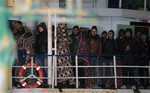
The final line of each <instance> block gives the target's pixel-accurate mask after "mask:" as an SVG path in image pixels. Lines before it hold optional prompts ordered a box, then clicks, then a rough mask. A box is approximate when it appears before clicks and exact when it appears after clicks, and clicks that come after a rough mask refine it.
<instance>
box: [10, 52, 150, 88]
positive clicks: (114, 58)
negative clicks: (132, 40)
mask: <svg viewBox="0 0 150 93" xmlns="http://www.w3.org/2000/svg"><path fill="white" fill-rule="evenodd" d="M30 56H35V57H36V55H33V54H32V55H30ZM38 56H39V55H38ZM42 56H43V55H42ZM44 56H52V57H53V58H55V57H56V55H44ZM57 56H72V55H57ZM79 56H91V55H75V63H76V64H75V66H59V67H57V65H56V60H53V61H55V62H53V63H55V64H53V67H48V66H40V68H49V69H53V70H52V71H53V74H52V77H42V78H43V79H51V80H52V88H54V86H56V85H57V79H63V78H66V79H69V78H73V79H75V80H76V88H78V80H79V79H87V78H91V79H94V78H99V79H103V78H112V79H114V81H115V88H116V89H117V79H124V78H135V79H145V78H147V79H150V77H146V76H144V77H140V76H117V68H124V67H126V68H150V66H126V65H117V64H116V57H118V56H121V57H123V56H125V55H113V63H114V64H113V65H112V66H100V65H99V66H78V57H79ZM92 56H93V55H92ZM96 56H98V55H96ZM99 56H106V55H99ZM108 56H110V55H108ZM125 57H126V56H125ZM132 57H138V56H132ZM140 57H141V56H140ZM147 57H149V56H147ZM20 67H22V66H13V68H20ZM26 67H27V68H32V69H33V68H34V66H33V65H31V66H26ZM62 67H63V68H68V67H69V68H70V67H71V68H76V73H75V74H76V77H57V68H62ZM86 67H88V68H93V67H99V68H104V67H105V68H110V67H112V68H114V76H98V77H79V76H78V68H86ZM12 78H15V79H17V78H19V77H18V76H12ZM22 78H25V79H27V78H35V77H22ZM54 81H55V82H54Z"/></svg>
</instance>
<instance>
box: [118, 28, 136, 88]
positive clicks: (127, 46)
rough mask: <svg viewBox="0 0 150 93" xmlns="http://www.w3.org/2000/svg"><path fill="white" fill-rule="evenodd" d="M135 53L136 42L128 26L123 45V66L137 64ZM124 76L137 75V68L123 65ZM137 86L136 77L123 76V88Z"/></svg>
mask: <svg viewBox="0 0 150 93" xmlns="http://www.w3.org/2000/svg"><path fill="white" fill-rule="evenodd" d="M134 53H135V43H134V40H133V38H132V29H130V28H127V29H126V31H125V41H124V45H123V55H124V57H123V60H122V65H123V66H134V65H135V60H134V57H133V55H134ZM122 70H123V76H125V77H128V76H135V73H134V71H135V69H134V68H133V67H132V68H130V67H129V68H126V67H123V68H122ZM131 87H132V88H135V79H130V78H123V86H122V87H121V88H131Z"/></svg>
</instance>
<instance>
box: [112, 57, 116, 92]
mask: <svg viewBox="0 0 150 93" xmlns="http://www.w3.org/2000/svg"><path fill="white" fill-rule="evenodd" d="M113 60H114V76H115V88H116V89H117V70H116V56H115V55H114V56H113Z"/></svg>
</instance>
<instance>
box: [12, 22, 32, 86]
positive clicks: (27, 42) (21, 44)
mask: <svg viewBox="0 0 150 93" xmlns="http://www.w3.org/2000/svg"><path fill="white" fill-rule="evenodd" d="M13 35H14V37H15V40H16V43H17V49H18V57H17V61H16V63H17V65H19V66H22V65H24V63H25V62H26V61H28V60H30V57H29V56H26V54H33V53H34V44H35V38H34V36H33V35H32V33H31V31H30V30H29V29H28V28H27V27H25V26H23V25H22V22H21V21H16V22H15V29H14V30H13ZM17 69H18V68H17ZM17 69H16V70H15V71H17ZM17 74H18V73H17ZM14 86H17V87H21V85H20V84H19V83H17V85H16V84H14Z"/></svg>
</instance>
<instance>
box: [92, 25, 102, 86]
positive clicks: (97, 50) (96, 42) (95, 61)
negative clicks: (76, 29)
mask: <svg viewBox="0 0 150 93" xmlns="http://www.w3.org/2000/svg"><path fill="white" fill-rule="evenodd" d="M97 33H98V30H97V27H96V26H93V27H92V29H91V33H90V38H89V46H90V54H91V55H92V56H91V57H90V58H91V64H92V66H99V65H100V64H99V56H98V55H99V54H101V50H102V44H101V39H100V37H99V35H98V34H97ZM98 76H99V68H98V67H93V77H98ZM93 81H94V82H93V83H94V84H93V85H94V86H93V88H99V87H100V85H99V81H98V78H95V79H93Z"/></svg>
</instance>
